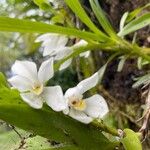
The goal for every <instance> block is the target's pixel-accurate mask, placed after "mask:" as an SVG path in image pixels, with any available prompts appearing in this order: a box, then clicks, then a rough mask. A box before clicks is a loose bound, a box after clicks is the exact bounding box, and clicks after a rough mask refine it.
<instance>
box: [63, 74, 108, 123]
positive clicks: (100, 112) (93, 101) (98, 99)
mask: <svg viewBox="0 0 150 150" xmlns="http://www.w3.org/2000/svg"><path fill="white" fill-rule="evenodd" d="M97 82H98V73H95V74H94V75H92V76H91V77H89V78H87V79H85V80H83V81H81V82H80V83H79V84H78V85H77V86H76V87H73V88H70V89H68V90H67V91H66V93H65V98H66V102H67V103H68V107H67V108H66V109H65V110H64V111H63V112H64V114H68V115H69V116H71V117H72V118H74V119H76V120H78V121H80V122H82V123H85V124H88V123H90V122H92V121H93V119H95V118H103V117H104V116H105V115H106V114H107V113H108V111H109V109H108V105H107V103H106V101H105V100H104V98H103V97H102V96H100V95H98V94H95V95H93V96H91V97H89V98H83V93H84V92H86V91H88V90H89V89H91V88H92V87H94V86H95V85H96V84H97Z"/></svg>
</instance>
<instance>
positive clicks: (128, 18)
mask: <svg viewBox="0 0 150 150" xmlns="http://www.w3.org/2000/svg"><path fill="white" fill-rule="evenodd" d="M147 7H150V3H148V4H146V5H145V6H143V7H139V8H137V9H134V10H133V11H132V12H130V13H129V15H128V17H127V20H126V22H130V21H131V20H132V19H134V18H135V17H136V16H137V15H138V14H139V13H140V12H141V11H142V10H143V9H145V8H147Z"/></svg>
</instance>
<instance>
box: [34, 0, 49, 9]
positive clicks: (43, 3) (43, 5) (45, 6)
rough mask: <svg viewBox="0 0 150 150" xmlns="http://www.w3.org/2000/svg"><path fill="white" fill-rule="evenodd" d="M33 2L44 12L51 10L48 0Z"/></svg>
mask: <svg viewBox="0 0 150 150" xmlns="http://www.w3.org/2000/svg"><path fill="white" fill-rule="evenodd" d="M33 2H34V3H35V4H36V5H37V6H39V7H40V9H42V10H48V9H50V8H51V5H50V4H49V2H48V0H33Z"/></svg>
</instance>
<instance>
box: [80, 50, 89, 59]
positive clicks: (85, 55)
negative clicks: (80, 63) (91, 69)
mask: <svg viewBox="0 0 150 150" xmlns="http://www.w3.org/2000/svg"><path fill="white" fill-rule="evenodd" d="M89 56H90V51H86V52H83V53H80V57H85V58H87V57H89Z"/></svg>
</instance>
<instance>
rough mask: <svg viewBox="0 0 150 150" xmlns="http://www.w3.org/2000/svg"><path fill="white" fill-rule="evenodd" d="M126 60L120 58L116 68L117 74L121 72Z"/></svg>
mask: <svg viewBox="0 0 150 150" xmlns="http://www.w3.org/2000/svg"><path fill="white" fill-rule="evenodd" d="M127 58H128V56H122V57H121V58H120V61H119V64H118V68H117V71H118V72H121V71H122V69H123V66H124V64H125V61H126V60H127Z"/></svg>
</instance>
